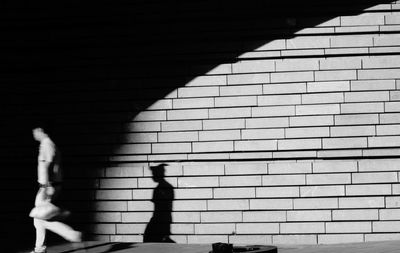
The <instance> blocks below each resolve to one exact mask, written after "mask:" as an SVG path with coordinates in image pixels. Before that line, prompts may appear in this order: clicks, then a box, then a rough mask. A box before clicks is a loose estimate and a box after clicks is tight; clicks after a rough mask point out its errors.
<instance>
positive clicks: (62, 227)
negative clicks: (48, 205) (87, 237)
mask: <svg viewBox="0 0 400 253" xmlns="http://www.w3.org/2000/svg"><path fill="white" fill-rule="evenodd" d="M43 226H44V228H45V229H48V230H50V231H52V232H54V233H56V234H58V235H60V236H61V237H63V238H64V239H66V240H68V241H70V242H81V241H82V233H81V232H79V231H76V230H74V229H72V228H71V227H70V226H68V225H66V224H64V223H62V222H59V221H43Z"/></svg>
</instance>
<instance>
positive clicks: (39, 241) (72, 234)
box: [32, 127, 82, 253]
mask: <svg viewBox="0 0 400 253" xmlns="http://www.w3.org/2000/svg"><path fill="white" fill-rule="evenodd" d="M32 133H33V138H34V139H35V140H36V141H38V142H40V146H39V156H38V167H37V170H38V171H37V176H38V183H39V190H38V192H37V194H36V199H35V208H37V207H43V206H46V204H47V205H49V206H54V205H52V204H53V203H54V201H55V200H56V198H57V196H58V195H59V193H60V190H61V186H62V179H63V178H62V169H61V166H60V160H61V159H60V153H59V151H58V149H57V147H56V145H55V144H54V142H53V141H52V140H51V139H50V136H49V135H48V133H47V132H46V129H44V128H42V127H37V128H34V129H33V130H32ZM49 203H50V204H49ZM37 209H39V208H37ZM58 210H60V209H58ZM57 215H58V216H60V215H62V213H60V211H58V213H56V214H53V215H52V216H57ZM33 217H34V219H33V223H34V226H35V229H36V242H35V249H34V250H33V251H32V253H46V230H50V231H52V232H54V233H56V234H58V235H60V236H61V237H63V238H64V239H66V240H68V241H70V242H80V241H82V233H81V232H79V231H76V230H74V229H72V228H71V227H70V226H68V225H66V224H64V223H62V222H60V221H56V220H50V219H49V220H47V218H37V217H35V216H33Z"/></svg>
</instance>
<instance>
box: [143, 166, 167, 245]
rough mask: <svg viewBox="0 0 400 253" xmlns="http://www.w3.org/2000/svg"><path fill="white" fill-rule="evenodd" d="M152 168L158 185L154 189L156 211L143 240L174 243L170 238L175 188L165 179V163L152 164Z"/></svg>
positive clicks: (153, 198) (153, 176)
mask: <svg viewBox="0 0 400 253" xmlns="http://www.w3.org/2000/svg"><path fill="white" fill-rule="evenodd" d="M150 169H151V172H152V178H153V180H154V182H156V183H158V185H157V187H156V188H154V191H153V197H152V202H153V203H154V212H153V217H152V218H151V219H150V222H149V223H148V224H147V227H146V230H145V231H144V237H143V242H169V243H174V241H173V240H172V239H171V238H170V235H171V222H172V214H171V212H172V201H173V200H174V188H173V186H172V185H171V184H170V183H168V182H167V181H166V180H165V164H160V165H157V166H152V167H150Z"/></svg>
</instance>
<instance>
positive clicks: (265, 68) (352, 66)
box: [66, 5, 400, 244]
mask: <svg viewBox="0 0 400 253" xmlns="http://www.w3.org/2000/svg"><path fill="white" fill-rule="evenodd" d="M391 7H396V6H395V5H393V6H392V5H389V7H387V8H386V7H385V8H383V9H381V11H379V12H373V11H369V10H360V15H342V16H339V17H335V18H334V19H332V20H324V22H322V23H321V24H320V25H318V26H317V27H307V29H304V30H302V31H299V32H298V33H296V34H293V36H291V37H292V38H280V39H278V40H276V41H271V42H269V43H267V44H265V45H259V47H258V48H255V49H254V50H252V51H249V52H244V54H243V55H240V56H237V57H235V59H231V61H228V60H227V61H226V62H224V63H223V64H221V65H219V66H218V65H216V66H214V65H212V66H210V67H209V69H207V71H208V72H207V71H202V72H201V73H199V74H198V76H190V77H188V76H187V75H188V73H187V70H184V69H182V73H174V74H175V75H177V76H178V78H182V79H184V80H187V82H186V83H185V84H184V85H181V86H179V87H177V88H176V89H175V90H173V91H172V90H171V91H169V94H168V95H166V96H165V97H164V98H161V97H160V98H157V99H159V100H158V101H153V102H154V104H150V105H146V109H144V110H142V111H141V112H139V113H138V114H137V115H136V116H134V117H133V118H132V119H127V120H126V122H124V123H123V124H122V123H121V126H120V128H121V129H123V130H118V131H122V132H123V134H124V138H121V140H119V139H117V138H116V137H115V136H117V135H114V134H115V133H108V132H107V128H106V127H105V128H106V129H103V130H102V131H105V132H107V133H105V135H107V134H108V135H109V136H107V140H108V141H109V142H112V144H111V146H113V147H114V146H115V150H114V151H110V152H108V153H106V154H103V153H101V152H100V153H97V152H98V151H97V150H101V149H100V147H99V146H100V145H103V146H105V145H109V143H108V142H107V143H105V144H104V143H103V144H98V143H96V142H95V140H96V137H95V136H94V137H93V139H94V144H96V145H97V146H94V144H93V143H88V144H93V145H91V146H88V147H86V146H85V147H84V148H83V151H82V154H79V155H85V154H90V155H91V156H95V157H100V158H101V159H104V160H105V161H110V162H113V165H112V166H106V165H105V166H104V168H103V167H102V170H101V171H100V172H99V171H97V172H95V171H92V172H89V175H85V176H82V178H86V177H89V178H91V179H93V183H91V184H87V185H83V186H84V187H83V188H85V191H87V192H90V196H92V200H93V205H92V206H91V207H90V208H89V207H88V206H85V207H84V206H82V207H80V208H81V210H77V213H81V214H82V213H85V212H88V211H91V212H93V217H92V220H91V221H90V222H91V223H93V226H90V225H91V224H89V227H90V231H91V232H93V233H94V234H96V235H98V236H108V238H110V240H115V241H119V240H121V241H130V240H132V241H141V240H143V232H144V231H145V228H146V225H147V223H148V221H149V220H150V218H151V217H152V215H153V211H154V202H155V201H158V200H153V201H152V197H153V189H154V187H156V186H157V183H156V182H154V181H153V180H152V177H151V176H152V175H151V171H150V170H149V166H151V165H154V164H157V163H158V162H160V163H166V164H168V166H167V167H166V181H167V182H169V183H170V184H171V185H172V187H173V188H174V199H172V200H171V201H172V203H173V210H172V213H171V216H172V224H171V234H172V235H171V238H173V239H175V240H176V241H177V242H181V243H212V242H217V241H221V242H231V243H240V244H251V243H256V244H269V243H276V244H280V243H284V244H286V243H288V244H289V243H301V244H303V243H311V244H316V243H338V242H341V243H344V242H363V241H370V240H379V239H385V238H393V239H399V236H398V234H399V233H400V226H399V225H400V211H399V208H400V198H399V197H398V196H397V195H398V194H399V193H400V187H399V185H398V183H399V178H400V160H399V159H398V155H399V154H400V149H399V146H400V137H399V134H400V113H398V112H400V102H399V100H400V94H399V93H400V92H399V90H400V71H399V70H400V58H399V57H398V56H397V55H395V54H397V53H398V52H399V51H400V50H399V48H398V45H399V42H400V37H399V36H398V35H396V34H395V33H394V32H390V33H387V34H384V33H383V32H381V31H385V30H387V31H390V30H392V31H396V32H397V30H396V29H398V27H397V26H394V25H398V24H400V22H399V20H400V19H399V14H397V13H396V12H392V11H391ZM397 8H398V6H397ZM318 15H319V14H318ZM393 29H395V30H393ZM205 32H207V31H205ZM316 33H318V35H316ZM321 33H322V35H321ZM360 33H362V34H360ZM305 34H306V35H307V36H304V35H305ZM249 39H250V38H249ZM256 44H260V43H259V42H257V43H256ZM261 44H262V43H261ZM378 52H384V53H385V54H384V55H377V54H376V53H378ZM196 53H198V52H196ZM215 53H219V52H215ZM391 53H393V55H391ZM288 56H290V57H288ZM196 64H198V65H199V66H185V67H188V68H190V69H196V68H199V69H203V68H204V66H203V65H202V63H200V62H199V63H196ZM147 102H148V101H147ZM126 110H130V108H127V109H126ZM132 114H133V113H132ZM99 117H100V118H101V116H99ZM104 118H105V119H103V120H106V118H107V117H106V116H104ZM120 128H118V129H120ZM98 131H100V130H98ZM103 142H104V141H103ZM115 142H118V143H115ZM119 142H121V143H119ZM66 148H68V147H66ZM70 148H71V147H70ZM73 148H74V147H72V149H73ZM385 156H386V157H385ZM387 156H391V158H389V157H387ZM324 158H329V159H326V160H324ZM118 162H121V163H118ZM90 173H91V175H90ZM71 180H75V183H76V184H75V186H72V188H74V187H75V188H78V182H80V181H79V180H80V179H76V178H75V179H71ZM79 185H81V186H82V183H80V184H79ZM79 190H82V189H79ZM69 198H71V202H73V200H74V199H75V201H76V199H77V198H79V196H75V197H71V196H69ZM160 201H165V199H164V200H160ZM82 217H83V216H82Z"/></svg>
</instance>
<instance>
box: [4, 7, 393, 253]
mask: <svg viewBox="0 0 400 253" xmlns="http://www.w3.org/2000/svg"><path fill="white" fill-rule="evenodd" d="M390 2H391V1H388V0H354V1H347V0H327V1H320V0H303V1H299V0H296V1H294V0H288V1H264V0H248V1H236V0H194V1H183V0H173V1H159V0H146V1H145V0H138V1H97V2H96V3H94V4H90V5H89V4H87V5H85V4H84V3H82V2H81V1H70V2H68V3H65V4H64V3H59V2H57V3H51V4H49V3H38V2H25V1H8V2H7V1H4V2H2V3H1V4H0V31H1V34H2V36H1V39H0V50H1V51H0V52H1V57H0V82H1V88H0V89H1V90H0V117H1V123H0V138H1V140H2V141H1V143H0V168H1V170H2V173H1V176H0V192H1V193H2V196H3V198H4V202H3V204H2V208H1V213H0V217H2V218H3V220H4V223H3V224H2V225H1V226H0V238H2V240H3V241H4V242H6V243H3V242H1V243H2V245H3V246H2V248H3V247H6V248H7V247H8V246H9V245H13V246H10V250H12V249H14V247H15V245H25V244H28V245H31V244H32V243H33V241H34V238H33V232H34V229H33V226H32V221H31V219H30V218H28V215H27V214H28V213H29V210H30V208H31V207H32V205H33V199H34V196H35V192H36V183H35V178H36V155H37V153H36V150H37V146H36V143H34V141H33V140H32V136H31V127H32V122H34V121H36V120H37V119H38V118H44V119H46V120H52V121H53V122H54V123H55V129H56V133H55V136H54V138H55V141H56V143H57V144H58V145H59V146H60V148H61V151H62V153H63V157H64V166H65V167H67V168H69V170H68V173H69V178H72V179H76V180H75V181H74V182H76V181H79V180H81V179H83V180H84V179H85V175H86V171H90V170H95V169H98V168H103V167H106V166H107V165H109V164H113V163H116V162H115V161H114V160H112V159H110V158H109V157H110V156H116V157H118V156H123V155H129V153H126V151H124V150H122V151H119V152H118V153H115V150H116V148H117V147H118V146H119V145H120V144H121V143H123V144H127V145H136V143H135V142H134V140H130V139H129V138H127V137H126V136H127V133H130V132H133V131H135V126H132V125H131V121H132V119H133V118H134V117H135V116H137V115H138V114H139V113H140V112H141V111H142V110H143V109H146V108H147V107H148V106H150V105H152V104H153V103H154V102H156V101H158V100H159V99H161V98H164V97H165V96H166V95H167V94H169V93H170V92H172V91H174V90H176V89H177V88H179V87H182V86H184V85H185V84H186V83H187V82H188V81H190V80H192V79H193V78H195V77H197V76H200V75H203V74H205V73H207V72H208V71H210V70H212V69H213V68H215V67H216V66H219V65H220V64H223V63H232V62H236V61H237V57H238V56H239V55H241V54H243V53H244V52H248V51H252V50H254V49H255V48H258V47H260V46H262V45H264V44H266V43H268V42H270V41H273V40H276V39H287V38H291V37H293V36H294V33H295V32H297V31H299V30H301V29H303V28H307V27H315V26H316V25H318V24H320V23H322V22H324V21H327V20H330V19H332V18H334V17H337V16H339V15H357V14H359V13H361V12H362V11H363V10H364V9H366V8H368V7H371V6H375V5H377V4H382V3H390ZM141 152H142V151H141V149H140V150H138V151H137V153H138V154H142V153H141ZM143 154H144V155H146V153H145V152H144V153H143ZM88 185H90V183H89V184H88V183H87V182H84V181H83V182H81V184H78V185H74V187H73V188H74V189H75V191H69V190H68V187H66V189H65V190H64V193H63V194H64V195H65V194H67V196H66V199H67V200H71V201H73V200H74V201H75V206H73V207H69V206H67V208H69V209H71V211H73V212H74V211H75V210H80V209H81V208H82V206H85V207H87V208H86V209H85V210H89V211H87V212H86V215H87V217H86V218H87V219H86V220H88V221H89V220H90V210H91V208H92V207H90V202H91V201H92V200H93V198H94V197H93V189H91V188H90V187H89V186H88ZM163 208H165V207H163ZM83 218H85V217H83ZM149 229H150V230H151V228H149ZM19 235H20V236H19ZM3 249H4V248H3ZM8 252H10V251H8Z"/></svg>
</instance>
